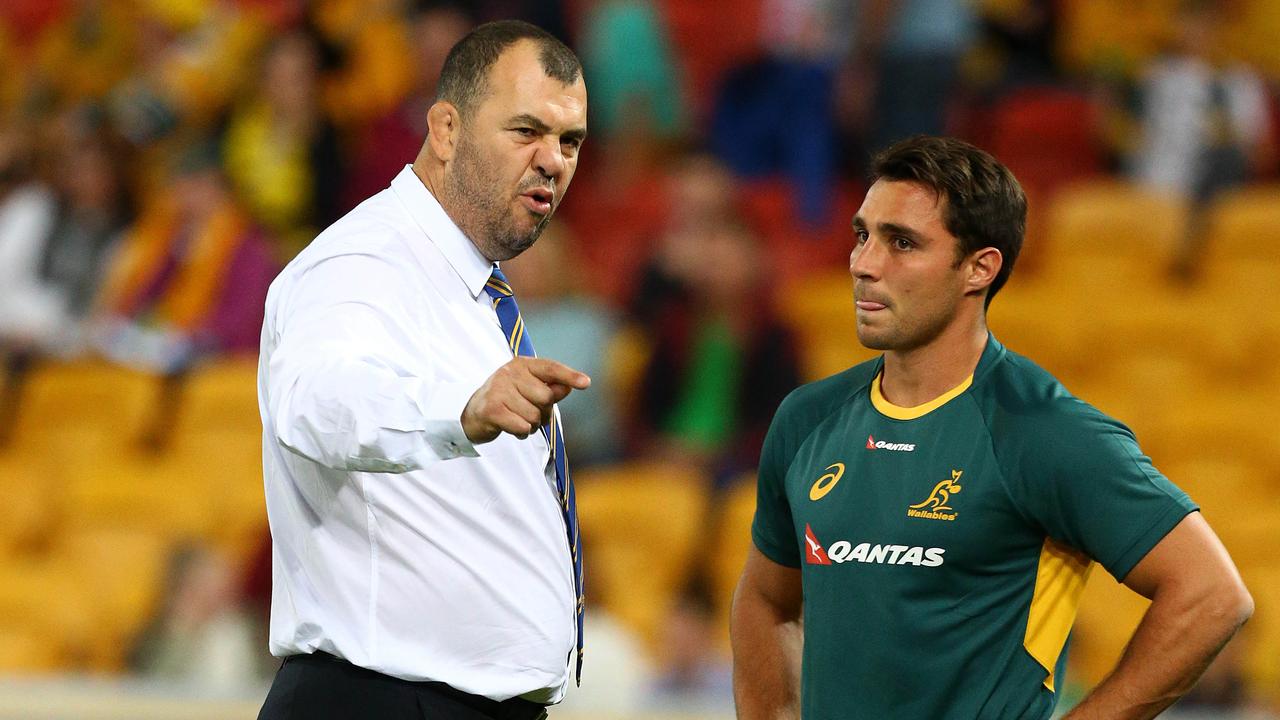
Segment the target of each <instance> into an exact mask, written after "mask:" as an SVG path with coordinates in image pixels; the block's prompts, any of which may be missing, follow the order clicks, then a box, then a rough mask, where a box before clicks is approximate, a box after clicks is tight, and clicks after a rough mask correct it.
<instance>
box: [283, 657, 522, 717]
mask: <svg viewBox="0 0 1280 720" xmlns="http://www.w3.org/2000/svg"><path fill="white" fill-rule="evenodd" d="M546 717H547V709H546V708H545V707H544V706H542V705H539V704H537V703H533V702H530V701H528V700H521V699H520V698H512V699H510V700H505V701H503V702H498V701H497V700H490V699H489V698H486V697H481V696H479V695H471V694H468V693H464V692H462V691H461V690H455V689H454V688H452V687H449V686H448V685H445V684H444V683H438V682H412V681H409V680H401V679H400V678H394V677H390V676H388V675H383V674H382V673H377V672H374V671H372V670H367V669H365V668H362V667H357V666H355V665H352V664H351V663H349V662H347V661H346V660H342V659H340V658H336V657H334V656H332V655H328V654H326V653H316V654H314V655H293V656H291V657H287V658H285V660H284V663H283V664H281V666H280V670H279V671H278V672H277V673H276V679H275V681H274V682H272V684H271V691H270V692H268V693H267V700H266V702H264V703H263V705H262V710H261V711H260V712H259V713H258V720H366V719H367V720H541V719H542V718H546Z"/></svg>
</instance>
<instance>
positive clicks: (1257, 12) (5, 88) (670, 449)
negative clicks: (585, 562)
mask: <svg viewBox="0 0 1280 720" xmlns="http://www.w3.org/2000/svg"><path fill="white" fill-rule="evenodd" d="M1119 5H1126V6H1127V5H1129V4H1128V3H1123V4H1117V3H1110V2H1104V1H1103V0H984V1H982V2H967V1H965V0H857V1H855V2H844V1H840V0H750V1H745V0H716V1H714V2H713V1H710V0H699V2H684V1H683V0H470V1H464V0H454V1H452V2H450V1H448V0H182V1H180V2H179V1H175V2H168V1H166V2H157V1H154V0H9V1H7V2H5V3H2V4H0V67H3V68H4V72H3V73H0V361H2V362H3V368H4V378H5V379H4V381H3V383H2V384H0V438H4V437H5V436H6V435H7V434H8V429H9V428H10V426H11V425H12V424H13V423H14V422H15V418H17V417H18V416H20V414H21V412H22V406H21V397H22V392H21V388H22V385H23V381H24V378H25V377H26V376H27V375H28V374H29V373H30V372H31V371H32V368H34V367H38V366H40V365H41V364H43V363H56V362H67V361H73V360H77V359H85V358H96V359H98V360H101V361H106V362H111V363H119V364H124V365H128V366H130V367H133V368H140V369H144V370H145V371H147V372H151V373H154V374H156V375H157V376H159V377H162V378H167V379H169V380H170V381H171V382H172V383H173V385H174V386H175V387H177V386H178V385H180V384H181V382H182V380H183V378H185V377H187V376H188V375H190V374H191V373H193V372H198V371H199V368H200V367H201V365H202V364H203V363H205V362H207V361H209V360H211V359H216V358H219V357H223V356H226V355H228V354H236V353H240V354H245V353H247V354H250V355H251V354H253V353H254V352H256V349H257V345H258V334H259V330H260V328H261V323H262V309H263V302H264V299H265V296H266V292H267V288H268V286H269V284H270V282H271V280H272V279H273V277H274V276H275V274H276V273H277V272H278V271H279V269H280V268H281V267H283V265H284V264H285V263H287V262H288V261H289V260H290V259H291V258H292V257H293V256H294V255H295V254H296V253H297V252H298V251H299V250H301V249H302V248H303V247H305V246H306V244H307V243H308V242H309V241H310V240H311V238H313V237H314V236H315V235H316V233H317V232H318V231H320V230H321V229H323V228H324V227H326V226H327V225H328V224H329V223H331V222H332V221H334V220H335V219H337V218H339V217H341V216H342V215H343V214H344V213H346V212H347V211H349V210H350V209H351V208H352V207H354V206H355V205H356V204H358V203H359V202H361V201H362V200H363V199H364V198H366V197H368V196H370V195H372V194H373V193H375V192H377V191H379V190H381V189H382V188H384V187H385V186H386V185H387V184H388V183H389V181H390V180H391V178H392V177H393V176H394V175H395V174H396V172H397V171H398V170H399V169H400V168H401V167H403V166H404V165H405V164H407V163H410V162H412V160H413V158H414V157H415V156H416V154H417V152H418V149H419V147H420V145H421V142H422V139H423V137H424V135H425V132H426V125H425V122H426V109H427V108H428V107H429V106H430V104H431V103H432V101H433V98H434V93H435V79H436V73H437V71H438V69H439V67H440V66H441V64H442V62H443V59H444V56H445V53H446V52H447V51H448V49H449V48H450V47H451V46H452V45H453V43H454V42H456V41H457V40H458V39H459V38H460V37H461V36H462V35H463V34H465V33H466V32H467V31H468V29H469V28H471V27H473V26H474V25H475V24H476V23H479V22H483V21H486V20H490V19H496V18H500V17H519V18H523V19H527V20H530V21H532V22H535V23H537V24H539V25H541V26H543V27H546V28H548V29H550V30H552V31H553V32H555V33H557V34H558V35H560V36H561V37H563V38H564V39H565V40H566V41H567V42H568V43H569V44H570V45H571V46H572V47H574V48H575V49H576V50H577V51H578V53H579V54H580V56H581V58H582V60H583V63H584V67H585V75H586V80H587V85H588V89H589V96H590V106H589V111H590V121H589V125H590V133H591V137H590V140H589V141H588V143H587V144H586V146H585V148H584V154H583V160H582V165H581V167H580V169H579V173H578V177H577V178H576V179H575V182H574V183H573V190H572V192H570V193H569V194H568V196H567V202H566V203H565V204H564V206H563V207H562V208H561V210H560V211H559V213H558V215H559V217H557V219H556V222H555V223H553V225H552V229H551V230H549V231H548V232H547V233H546V235H545V236H544V237H543V238H542V239H541V240H540V241H539V243H538V244H537V245H536V246H535V247H534V248H533V249H532V250H531V251H530V252H528V253H526V254H525V255H523V256H521V257H519V258H517V259H514V260H512V261H510V263H509V267H508V277H509V278H510V279H511V281H512V283H513V285H514V286H515V287H516V289H517V291H518V293H519V297H520V303H521V308H522V310H523V311H524V314H525V316H526V318H527V321H528V324H529V326H530V328H532V332H533V334H534V336H535V338H536V342H537V347H538V349H539V352H540V353H541V354H543V355H546V356H549V357H553V358H556V359H558V360H561V361H564V362H566V363H568V364H570V365H572V366H574V367H577V368H579V369H582V370H584V371H587V372H588V373H589V374H591V375H592V377H593V378H594V381H595V382H594V384H593V388H592V390H591V392H589V393H575V394H573V395H572V396H571V397H570V398H568V399H567V400H566V401H565V403H564V413H565V415H566V416H567V420H566V427H567V440H568V443H569V451H570V452H569V454H570V456H571V457H573V459H574V463H575V467H576V468H581V469H585V468H590V467H592V466H608V465H609V464H611V463H617V462H622V461H627V460H634V459H637V458H643V459H657V460H659V461H660V462H664V463H670V464H672V465H679V466H682V467H694V468H697V469H698V470H699V471H700V472H701V473H703V474H704V475H705V476H706V477H707V478H709V480H708V482H709V483H710V485H711V487H712V488H713V490H712V491H713V492H716V493H719V492H728V491H729V490H730V489H731V488H732V487H733V486H734V485H735V484H737V483H740V482H742V478H743V477H744V476H746V475H749V473H750V472H751V471H752V470H753V469H754V466H755V463H756V461H757V459H758V455H759V451H760V444H761V442H762V439H763V436H764V433H765V431H766V430H767V428H768V423H769V421H770V419H771V417H772V414H773V411H774V409H775V408H776V407H777V404H778V403H779V402H780V401H781V399H782V398H783V397H784V396H785V395H786V394H787V393H788V392H789V391H790V390H791V389H792V388H794V387H795V386H796V385H798V384H799V383H801V382H804V381H807V380H810V379H814V378H812V377H810V374H811V373H810V372H809V370H808V369H807V368H806V367H805V365H804V363H803V362H802V360H801V352H800V345H801V343H802V338H801V337H800V335H799V333H798V330H797V328H796V327H794V326H793V324H792V323H790V322H789V319H788V317H787V315H786V313H784V312H782V311H781V309H780V308H779V306H778V303H777V291H778V289H779V287H780V286H781V285H782V284H783V283H785V282H787V281H789V280H792V279H794V278H796V277H801V276H804V275H805V274H806V273H809V272H812V271H814V270H817V269H830V268H839V267H841V265H842V263H844V262H845V258H846V257H847V253H848V251H849V249H850V235H849V231H848V227H849V225H848V223H849V218H850V216H851V215H852V212H853V210H854V209H856V207H857V205H858V203H859V202H860V199H861V192H862V191H863V189H865V184H866V179H865V168H866V166H867V163H868V159H869V155H870V154H871V153H873V152H874V151H876V150H877V149H880V148H883V147H884V146H886V145H887V144H888V143H889V142H891V141H893V140H895V139H900V138H903V137H906V136H908V135H911V134H915V133H947V134H954V135H959V136H961V137H965V138H967V139H970V140H972V141H974V142H975V143H977V144H979V145H981V146H983V147H986V148H987V149H989V150H991V151H993V152H994V153H995V154H996V155H997V156H998V157H1000V158H1001V159H1002V160H1004V161H1005V162H1006V163H1007V164H1009V165H1010V167H1011V168H1012V169H1013V170H1014V172H1015V173H1016V174H1017V175H1018V176H1019V177H1020V179H1022V180H1023V182H1024V184H1025V185H1026V188H1027V190H1028V193H1029V195H1030V197H1031V203H1032V209H1033V217H1032V223H1031V233H1032V237H1031V238H1030V239H1029V242H1030V243H1034V242H1035V239H1036V238H1035V233H1036V232H1037V228H1038V225H1037V222H1036V213H1037V212H1040V211H1041V209H1042V208H1044V207H1047V206H1048V203H1049V202H1050V200H1051V198H1052V197H1053V196H1054V193H1056V192H1057V191H1058V190H1059V189H1060V188H1062V187H1064V186H1065V185H1066V184H1067V183H1070V182H1072V181H1074V180H1078V179H1081V178H1087V177H1101V176H1107V175H1111V176H1116V177H1123V178H1127V179H1129V180H1131V181H1133V182H1135V183H1139V184H1142V185H1145V186H1149V187H1151V188H1153V189H1157V190H1159V191H1161V192H1167V193H1174V194H1178V195H1181V196H1183V197H1186V198H1188V199H1189V200H1190V201H1192V203H1193V206H1194V207H1195V208H1199V209H1203V208H1206V207H1208V205H1209V204H1210V203H1211V201H1212V200H1213V198H1214V197H1215V196H1216V195H1217V194H1218V193H1220V192H1221V191H1223V190H1224V189H1227V188H1231V187H1236V186H1239V185H1242V184H1246V183H1254V182H1261V181H1266V180H1271V181H1274V180H1276V179H1277V168H1278V166H1280V163H1278V162H1277V158H1278V153H1277V146H1278V145H1280V142H1278V138H1280V122H1277V118H1278V117H1280V114H1278V112H1277V109H1278V108H1280V103H1278V102H1277V92H1276V89H1277V80H1278V79H1280V51H1277V49H1276V47H1275V46H1274V42H1270V41H1268V39H1267V38H1274V37H1275V36H1276V34H1277V33H1280V12H1277V11H1276V10H1274V9H1270V10H1268V6H1269V5H1270V4H1269V3H1266V2H1261V1H1260V0H1255V1H1254V2H1248V1H1247V0H1237V1H1236V2H1231V3H1220V2H1208V1H1201V2H1195V1H1192V0H1145V1H1144V2H1141V3H1134V4H1133V5H1134V6H1135V7H1134V8H1130V9H1129V10H1127V11H1122V10H1119V9H1117V7H1118V6H1119ZM1124 13H1128V16H1127V17H1122V15H1123V14H1124ZM1258 36H1261V39H1259V37H1258ZM1199 227H1200V223H1199V222H1197V221H1194V220H1193V221H1192V222H1191V223H1189V225H1188V228H1189V231H1188V233H1187V236H1186V241H1185V249H1186V252H1185V253H1184V254H1183V255H1182V256H1181V257H1182V260H1183V261H1182V262H1181V263H1179V265H1178V267H1177V270H1178V271H1179V272H1181V273H1183V274H1187V275H1190V274H1194V271H1195V262H1194V260H1193V258H1194V256H1195V253H1196V252H1197V251H1198V249H1199V248H1198V245H1197V243H1198V242H1199V240H1200V237H1201V235H1202V234H1201V233H1199V232H1197V229H1198V228H1199ZM1027 256H1028V258H1027V265H1028V266H1033V265H1034V263H1035V249H1034V247H1032V248H1031V249H1030V252H1028V253H1027ZM848 299H849V298H848V296H847V295H845V296H840V297H832V298H829V299H828V302H830V303H833V304H838V303H841V302H844V301H846V300H848ZM851 312H852V310H851V309H850V313H851ZM843 342H848V343H853V342H855V341H854V339H853V338H844V339H843ZM176 392H178V391H177V390H175V393H176ZM175 397H176V396H175ZM170 400H171V401H173V402H177V400H176V399H174V398H170ZM164 425H165V422H164V420H163V415H162V417H161V419H160V420H159V421H158V422H157V424H156V426H155V427H154V428H153V433H152V437H151V438H150V445H151V446H152V447H154V448H156V449H162V448H163V447H164V438H163V434H164ZM263 525H264V528H263V533H264V534H265V518H263ZM264 562H269V554H267V552H266V550H265V549H264V552H263V553H260V554H259V556H258V559H257V560H256V561H254V562H250V563H249V565H251V567H248V568H241V567H239V566H238V565H237V564H235V563H232V564H231V565H230V566H229V565H228V560H227V559H226V558H221V557H218V556H216V555H214V554H211V553H210V552H209V551H208V550H207V549H204V550H202V549H199V548H191V547H184V548H182V549H180V550H178V551H176V554H175V556H174V559H173V568H172V569H171V577H172V587H171V596H170V597H169V598H168V599H167V600H166V601H165V602H164V603H162V606H161V607H160V608H159V609H158V610H157V614H156V617H155V618H154V621H153V622H152V623H151V624H150V625H149V626H148V627H147V629H146V632H145V633H144V635H143V636H142V637H141V638H139V640H138V642H137V646H136V652H135V653H134V655H133V661H134V663H135V664H134V667H135V668H137V669H138V670H139V671H148V672H156V673H161V674H168V675H171V676H172V675H180V674H182V673H184V672H187V673H190V668H189V667H187V668H186V669H185V670H184V668H183V667H182V666H183V665H184V664H187V665H189V664H190V663H194V662H196V661H197V660H199V659H200V658H206V659H207V663H205V664H206V665H208V666H210V667H214V668H220V669H221V670H218V671H215V672H210V673H208V676H209V677H212V678H216V679H218V680H219V681H220V682H221V681H226V682H232V681H234V680H236V678H237V676H236V675H235V673H236V672H238V671H241V670H243V666H242V665H236V663H235V662H234V661H229V660H228V658H227V657H226V656H225V655H226V654H231V657H234V656H235V655H234V654H235V653H237V652H241V649H242V648H244V647H246V646H249V647H252V648H254V650H251V651H247V652H248V653H249V654H252V653H253V652H262V650H261V646H265V642H262V641H261V638H259V637H258V636H257V633H260V630H258V629H252V628H249V629H246V626H245V625H244V623H243V620H244V613H247V615H248V617H250V618H251V619H256V621H257V622H261V620H262V612H261V611H262V607H261V604H260V602H261V599H262V596H263V593H264V592H266V586H267V585H269V583H267V582H265V580H266V579H267V577H265V576H264V575H263V569H262V564H263V563H264ZM254 563H256V565H255V564H254ZM241 574H246V575H249V576H253V577H256V581H252V580H250V581H245V582H243V583H241V582H240V581H239V580H237V579H233V577H232V576H235V577H238V576H239V575H241ZM692 575H694V576H692V577H690V578H689V581H688V582H687V590H685V591H684V592H682V593H681V594H680V600H679V602H678V603H677V604H676V606H675V607H673V609H672V611H671V612H672V614H671V620H670V637H669V638H668V639H665V640H663V641H661V645H662V646H663V647H665V648H667V649H669V651H670V652H669V653H666V654H665V656H664V657H661V658H658V659H657V660H655V659H653V658H652V657H650V656H648V655H646V654H645V653H643V652H642V651H640V650H638V649H637V650H635V651H634V652H631V651H628V650H626V648H628V647H630V646H631V645H635V643H634V642H631V641H627V640H626V639H625V638H621V639H619V640H618V641H617V643H615V644H614V645H613V646H611V649H610V650H605V649H603V648H602V649H601V650H599V651H598V652H594V653H593V657H596V658H601V657H607V656H608V653H609V652H612V651H616V653H615V654H616V655H617V656H618V658H617V659H616V660H610V661H603V660H602V662H616V664H617V665H618V666H619V667H627V668H629V669H628V670H626V671H625V672H628V673H631V674H630V675H629V677H631V678H635V679H637V680H635V682H636V683H638V685H637V689H636V690H635V692H634V693H633V694H634V695H635V696H636V697H637V698H640V697H641V696H644V697H646V698H649V699H651V698H653V697H660V698H663V702H666V703H668V705H667V706H668V707H676V706H679V703H680V702H682V701H681V700H680V698H681V697H685V699H686V700H687V699H688V697H694V696H696V697H697V698H700V700H698V702H705V703H707V706H708V707H719V708H723V707H726V706H727V703H728V702H729V701H728V697H727V694H728V679H727V675H726V673H725V669H724V662H725V660H724V653H723V648H722V647H721V646H720V645H718V644H717V641H716V640H715V638H714V637H712V634H708V632H709V631H707V628H708V627H709V626H710V624H711V623H712V622H713V616H714V614H713V613H712V612H711V611H709V610H708V609H707V607H708V605H707V603H708V601H707V597H706V595H707V591H706V590H705V589H703V588H705V587H706V580H705V579H701V578H698V577H696V575H697V573H692ZM239 585H245V586H247V587H248V588H249V590H247V591H245V592H247V594H248V597H240V594H241V591H240V590H233V589H232V588H233V586H237V587H238V586H239ZM246 609H247V610H246ZM591 622H592V624H594V625H595V626H596V627H593V628H591V632H593V633H594V632H598V633H599V635H598V636H611V635H618V636H620V635H623V634H625V633H624V632H623V631H622V630H618V631H617V632H610V631H609V630H608V629H607V627H606V625H607V624H608V623H609V622H610V621H609V620H608V618H607V617H606V618H603V619H600V620H592V621H591ZM246 635H249V636H251V638H250V640H246ZM200 638H206V639H207V640H208V643H207V644H206V645H207V647H206V649H205V650H201V651H199V652H197V651H193V650H191V649H190V648H191V647H192V645H193V644H196V643H198V642H199V641H200ZM628 642H631V644H630V645H628ZM219 653H223V654H224V655H219ZM242 654H243V653H242ZM641 656H644V657H641ZM1224 657H1229V656H1228V655H1224ZM260 660H261V658H260V657H259V658H258V661H260ZM255 662H257V661H255ZM655 662H656V664H654V663H655ZM1224 662H1225V661H1224ZM253 667H254V668H258V666H257V665H254V666H253ZM265 671H267V672H269V671H270V668H265ZM588 672H589V673H590V672H591V671H590V670H588ZM638 679H646V680H645V682H643V683H642V682H641V681H640V680H638ZM584 687H586V685H584ZM1233 688H1235V686H1234V685H1232V684H1231V681H1230V680H1224V681H1222V685H1221V687H1220V688H1219V687H1218V686H1217V685H1215V689H1214V690H1213V692H1214V693H1216V694H1215V695H1214V697H1218V696H1223V697H1233V696H1232V692H1233V691H1234V690H1233ZM618 693H623V691H622V690H618V691H617V692H615V693H614V700H615V701H616V697H617V696H618ZM623 694H624V695H625V693H623ZM571 699H572V698H571ZM580 702H585V701H580ZM601 702H605V700H601ZM637 702H639V699H637ZM717 703H719V704H718V705H717Z"/></svg>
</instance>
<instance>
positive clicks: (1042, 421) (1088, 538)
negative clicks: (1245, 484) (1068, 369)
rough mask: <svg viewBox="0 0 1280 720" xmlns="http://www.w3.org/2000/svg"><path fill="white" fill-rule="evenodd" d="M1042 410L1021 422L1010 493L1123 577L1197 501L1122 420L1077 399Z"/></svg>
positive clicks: (1052, 531) (1054, 531)
mask: <svg viewBox="0 0 1280 720" xmlns="http://www.w3.org/2000/svg"><path fill="white" fill-rule="evenodd" d="M1045 415H1046V416H1045V417H1040V418H1035V419H1032V421H1031V422H1027V423H1025V424H1024V428H1026V431H1025V432H1024V433H1023V434H1022V438H1021V442H1020V447H1019V448H1018V456H1019V462H1018V467H1015V468H1012V469H1011V471H1009V472H1006V475H1005V480H1006V483H1007V484H1008V485H1009V488H1010V494H1011V495H1012V496H1013V499H1014V500H1015V502H1016V503H1017V504H1018V505H1019V506H1020V507H1021V508H1022V511H1023V512H1024V513H1025V514H1026V515H1027V516H1028V517H1029V518H1031V519H1032V520H1033V521H1034V522H1036V523H1038V524H1039V525H1040V526H1041V527H1042V528H1043V529H1044V530H1045V532H1046V534H1048V535H1049V536H1050V537H1053V538H1054V539H1057V540H1060V541H1062V542H1065V543H1067V544H1069V545H1071V546H1072V547H1075V548H1077V549H1079V550H1081V551H1083V552H1084V553H1086V554H1087V555H1089V556H1090V557H1092V558H1093V559H1095V560H1097V561H1098V562H1099V563H1101V564H1102V566H1103V567H1105V568H1106V569H1107V571H1108V572H1109V573H1111V575H1112V576H1113V577H1115V578H1116V579H1117V580H1123V579H1124V577H1125V576H1126V575H1128V573H1129V571H1130V570H1132V569H1133V566H1134V565H1136V564H1137V563H1138V561H1139V560H1141V559H1142V558H1143V557H1144V556H1146V554H1147V553H1148V552H1149V551H1150V550H1151V548H1153V547H1155V545H1156V543H1158V542H1160V540H1161V539H1162V538H1164V536H1165V535H1167V534H1168V533H1169V531H1170V530H1172V529H1173V528H1174V526H1175V525H1177V524H1178V523H1179V522H1180V521H1181V520H1182V518H1184V517H1185V516H1186V515H1187V514H1188V513H1191V512H1194V511H1196V510H1197V509H1198V507H1197V506H1196V504H1195V503H1194V502H1192V501H1191V498H1189V497H1188V496H1187V494H1186V493H1184V492H1183V491H1182V490H1181V489H1179V488H1178V487H1177V486H1175V485H1174V484H1173V483H1172V482H1170V481H1169V480H1168V479H1167V478H1165V477H1164V475H1162V474H1160V472H1159V471H1158V470H1156V468H1155V466H1153V465H1152V463H1151V460H1150V458H1148V457H1146V456H1145V455H1143V454H1142V451H1141V450H1140V449H1139V448H1138V442H1137V439H1136V438H1135V437H1134V435H1133V433H1132V432H1131V431H1130V430H1129V429H1128V428H1127V427H1125V426H1124V425H1123V424H1121V423H1119V422H1117V421H1115V420H1113V419H1111V418H1109V417H1107V416H1105V415H1103V414H1102V413H1101V412H1098V411H1097V410H1095V409H1093V408H1092V407H1090V406H1088V405H1086V404H1085V403H1082V402H1080V401H1079V400H1076V399H1074V398H1071V399H1069V400H1064V401H1063V403H1062V404H1060V405H1058V406H1057V407H1056V408H1055V411H1054V412H1052V413H1046V414H1045Z"/></svg>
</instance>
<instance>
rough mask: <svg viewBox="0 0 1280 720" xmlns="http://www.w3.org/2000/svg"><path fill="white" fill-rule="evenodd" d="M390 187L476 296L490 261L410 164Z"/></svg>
mask: <svg viewBox="0 0 1280 720" xmlns="http://www.w3.org/2000/svg"><path fill="white" fill-rule="evenodd" d="M391 189H392V191H394V192H395V194H396V196H397V197H398V198H400V202H401V203H402V204H403V205H404V207H405V209H406V210H408V211H409V215H410V216H411V217H412V218H413V220H414V222H416V223H417V224H418V227H419V228H421V230H422V232H423V233H424V234H425V235H426V236H427V238H428V239H429V240H430V241H431V242H433V243H435V246H436V248H438V249H439V250H440V252H441V253H442V254H443V255H444V257H445V259H446V260H448V261H449V265H450V266H452V267H453V271H454V272H456V273H457V274H458V277H460V278H462V282H463V284H465V285H466V286H467V290H469V291H470V292H471V297H472V298H477V297H480V293H481V292H483V291H484V284H485V282H487V281H488V280H489V276H490V275H491V274H492V273H493V263H491V262H489V260H487V259H486V258H485V256H484V255H481V254H480V250H479V249H477V248H476V245H475V243H473V242H471V239H470V238H468V237H467V236H466V235H465V234H464V233H463V232H462V229H461V228H459V227H458V225H457V223H455V222H454V221H453V218H451V217H449V214H448V213H446V212H445V211H444V207H442V206H441V205H440V201H439V200H436V197H435V195H432V194H431V191H429V190H427V186H426V185H425V184H423V182H422V179H421V178H419V177H418V176H417V175H416V174H415V173H414V172H413V166H412V165H405V166H404V169H403V170H401V171H400V174H399V175H396V177H395V179H394V180H392V181H391Z"/></svg>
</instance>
